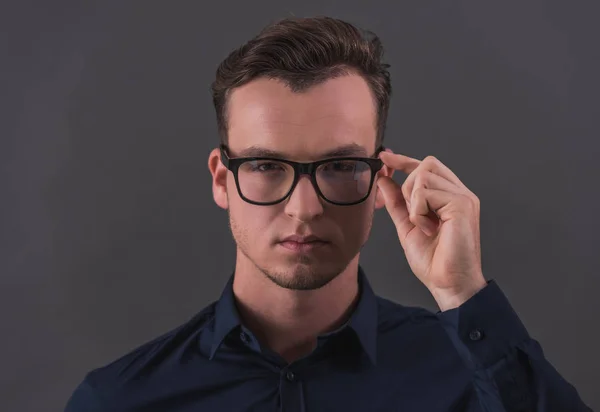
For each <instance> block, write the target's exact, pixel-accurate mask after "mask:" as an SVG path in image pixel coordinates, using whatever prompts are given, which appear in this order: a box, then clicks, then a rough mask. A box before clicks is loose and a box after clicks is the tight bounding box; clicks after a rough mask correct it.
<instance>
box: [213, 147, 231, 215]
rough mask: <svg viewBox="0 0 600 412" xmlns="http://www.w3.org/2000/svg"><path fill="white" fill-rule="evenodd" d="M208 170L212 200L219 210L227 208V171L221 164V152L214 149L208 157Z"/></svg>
mask: <svg viewBox="0 0 600 412" xmlns="http://www.w3.org/2000/svg"><path fill="white" fill-rule="evenodd" d="M208 170H210V174H211V175H212V191H213V199H214V200H215V203H216V204H217V206H219V207H220V208H221V209H228V208H229V201H228V199H227V175H228V173H227V172H228V171H229V170H228V169H227V168H226V167H225V166H224V165H223V163H221V151H220V150H219V149H218V148H216V149H213V150H212V151H211V152H210V154H209V155H208Z"/></svg>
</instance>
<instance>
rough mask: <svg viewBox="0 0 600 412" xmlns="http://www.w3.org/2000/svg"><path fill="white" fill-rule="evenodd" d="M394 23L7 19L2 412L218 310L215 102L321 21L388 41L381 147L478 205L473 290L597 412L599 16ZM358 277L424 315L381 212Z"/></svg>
mask: <svg viewBox="0 0 600 412" xmlns="http://www.w3.org/2000/svg"><path fill="white" fill-rule="evenodd" d="M390 3H391V2H384V1H371V2H370V4H368V5H367V2H365V1H339V2H334V1H324V0H321V1H302V2H301V1H287V2H282V1H252V2H243V1H241V0H240V1H235V2H232V1H219V2H216V3H215V4H210V5H209V4H207V3H204V2H201V1H170V2H167V1H162V2H159V1H143V2H142V1H138V2H120V1H119V2H112V3H109V2H97V3H95V4H94V3H91V2H80V1H71V2H66V1H52V2H44V1H37V2H32V1H20V2H17V1H15V2H13V3H12V4H8V3H3V5H2V6H1V7H2V8H1V10H0V30H2V31H3V33H2V35H1V36H0V48H1V51H2V55H1V56H0V58H1V65H0V70H1V75H2V77H1V79H2V84H1V89H0V96H1V101H0V104H1V110H0V120H1V130H0V161H1V163H0V167H1V169H0V171H1V172H0V179H1V180H0V182H1V185H2V186H1V192H0V196H1V199H0V200H1V201H0V213H1V214H0V216H1V221H0V224H1V226H0V229H1V230H0V242H1V244H0V245H1V249H0V250H1V251H0V263H1V265H0V271H1V274H2V276H1V277H0V279H1V282H2V283H1V285H0V318H1V329H0V330H1V333H2V338H1V339H0V353H1V354H2V360H1V365H2V366H1V367H0V382H1V389H0V399H1V400H0V410H2V411H58V410H61V409H62V408H63V406H64V403H65V402H66V400H67V398H68V396H69V395H70V394H71V392H72V391H73V389H74V388H75V386H76V385H77V384H78V383H79V382H80V380H81V379H82V378H83V376H84V374H85V373H86V372H87V371H88V370H90V369H92V368H95V367H98V366H101V365H104V364H106V363H108V362H110V361H112V360H113V359H115V358H116V357H118V356H120V355H122V354H124V353H125V352H127V351H129V350H131V349H133V348H134V347H136V346H138V345H140V344H142V343H143V342H145V341H147V340H150V339H151V338H153V337H155V336H157V335H159V334H162V333H164V332H166V331H168V330H169V329H171V328H174V327H175V326H177V325H179V324H181V323H183V322H185V321H186V320H188V319H189V318H190V317H191V316H192V315H193V314H195V313H196V312H198V311H199V310H200V309H201V308H203V307H204V306H205V305H207V304H209V303H210V302H211V301H212V300H214V299H216V298H218V295H219V293H220V292H221V289H222V287H223V285H224V283H225V281H226V279H227V277H228V276H229V274H230V272H231V270H232V268H233V265H234V244H233V241H232V240H231V236H230V233H229V231H228V229H227V214H226V212H224V211H222V210H220V209H219V208H218V207H217V206H216V205H215V204H214V203H213V200H212V194H211V190H210V184H211V181H210V175H209V172H208V170H207V155H208V153H209V151H210V150H211V149H212V148H213V147H214V146H215V145H216V144H217V133H216V125H215V120H214V111H213V107H212V102H211V99H210V94H209V84H210V82H211V81H212V79H213V76H214V71H215V69H216V67H217V64H218V63H219V62H220V61H221V60H222V59H223V58H224V57H225V56H226V54H227V53H228V52H229V51H230V50H231V49H233V48H234V47H237V46H238V45H240V44H241V43H242V42H244V41H246V40H248V39H249V38H250V37H251V36H253V35H254V34H256V32H257V31H258V30H259V29H260V28H262V27H263V25H265V24H267V23H269V22H272V21H274V20H275V19H278V18H282V17H286V16H289V15H296V16H311V15H318V14H326V15H331V16H334V17H340V18H344V19H347V20H349V21H351V22H354V23H356V24H359V25H361V26H363V27H365V28H369V29H371V30H373V31H375V32H376V33H378V34H379V35H380V36H381V38H382V40H383V42H384V45H385V46H386V50H387V61H388V62H389V63H391V65H392V67H391V72H392V79H393V85H394V92H395V94H394V98H393V102H392V107H391V112H390V119H389V126H388V127H389V132H388V134H387V137H386V143H387V145H388V146H390V147H391V148H392V149H394V150H395V151H400V152H402V153H404V154H407V155H409V156H413V157H418V158H423V157H425V156H427V155H429V154H432V155H434V156H437V157H438V158H439V159H440V160H442V162H444V163H445V164H446V165H448V166H449V167H450V168H451V169H452V170H454V171H455V172H456V173H457V175H458V176H459V177H460V178H461V179H462V180H463V182H465V184H466V185H467V186H468V187H469V188H470V189H471V190H472V191H473V192H474V193H475V194H477V195H478V196H479V198H480V199H481V205H482V216H481V225H482V228H481V232H482V253H483V270H484V273H485V275H486V277H487V278H488V279H491V278H493V279H496V280H497V281H498V283H499V284H500V286H501V287H502V289H503V290H504V292H505V293H506V294H507V296H508V297H509V299H510V301H511V302H512V304H513V306H514V307H515V309H516V311H517V312H518V313H519V315H520V316H521V318H522V320H523V322H524V323H525V325H526V326H527V327H528V329H529V331H530V333H531V334H532V335H533V336H534V337H535V338H536V339H538V340H539V341H540V342H541V343H542V346H543V348H544V350H545V353H546V355H547V357H548V359H549V360H550V361H551V362H552V363H553V364H554V365H555V367H556V368H557V369H558V370H559V371H560V372H561V373H562V374H563V376H564V377H565V378H566V379H567V380H569V381H570V382H572V383H573V384H574V385H575V386H576V387H577V388H578V390H579V392H580V394H581V396H582V398H583V399H584V401H585V402H587V403H588V404H589V405H590V406H591V407H592V408H595V409H596V408H598V409H600V396H599V393H598V388H599V387H600V371H599V370H600V361H599V357H600V355H599V354H598V348H599V347H600V337H599V333H598V329H599V327H598V324H599V322H598V313H599V310H598V309H599V308H600V305H599V303H598V299H597V296H598V290H599V287H600V282H599V281H598V266H599V265H598V263H599V258H598V252H597V249H598V240H597V235H598V232H599V219H598V215H597V212H598V210H599V209H600V196H599V195H598V186H600V185H599V184H598V183H599V182H598V181H599V177H600V166H599V165H598V164H599V162H598V159H597V158H598V154H599V152H600V151H599V150H598V147H599V143H598V140H597V136H598V132H599V131H600V128H599V127H598V124H597V123H596V119H597V117H598V111H599V105H598V100H597V99H598V95H599V93H598V85H599V82H598V80H597V76H598V73H600V64H599V61H600V59H599V57H600V52H599V50H600V48H599V46H598V39H600V30H599V29H598V23H597V18H598V15H599V13H598V12H599V11H600V10H599V7H598V3H597V2H596V1H569V2H566V1H558V0H557V1H545V2H542V1H519V2H485V1H473V2H466V1H456V2H453V1H406V2H398V3H397V4H395V5H391V4H390ZM404 177H405V176H400V175H399V176H398V177H397V179H398V181H402V180H403V179H404ZM362 265H363V266H364V268H365V269H366V271H367V273H368V275H369V276H370V280H371V282H372V284H373V287H374V288H375V290H376V292H378V293H379V294H380V295H383V296H385V297H388V298H391V299H393V300H396V301H399V302H402V303H405V304H409V305H420V306H424V307H427V308H429V309H431V310H437V307H436V306H435V302H434V301H433V299H432V298H431V296H429V293H428V292H427V290H426V289H425V288H424V286H422V285H421V284H420V283H419V281H418V280H417V279H416V278H415V277H414V275H413V274H412V272H411V271H410V269H409V267H408V265H407V263H406V260H405V258H404V255H403V253H402V249H401V247H400V245H399V243H398V240H397V237H396V233H395V230H394V228H393V225H392V222H391V220H390V219H389V217H388V216H387V214H386V212H385V210H382V211H380V212H379V213H378V214H377V215H376V217H375V223H374V227H373V232H372V236H371V240H370V242H369V243H368V244H367V246H366V247H365V248H364V251H363V254H362Z"/></svg>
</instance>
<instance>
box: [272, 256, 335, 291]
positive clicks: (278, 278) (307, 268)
mask: <svg viewBox="0 0 600 412" xmlns="http://www.w3.org/2000/svg"><path fill="white" fill-rule="evenodd" d="M336 266H337V265H336ZM342 270H343V269H340V268H336V267H334V266H332V265H331V262H328V263H325V262H323V263H321V264H320V263H319V262H318V261H312V262H296V263H294V264H289V263H288V264H287V265H283V267H280V268H277V269H275V270H268V271H264V273H265V275H266V276H267V277H268V278H269V279H270V280H271V281H272V282H273V283H275V284H276V285H277V286H279V287H281V288H284V289H289V290H316V289H320V288H322V287H324V286H326V285H327V284H328V283H329V282H331V281H332V280H333V279H335V278H336V277H337V276H338V275H339V274H340V273H341V271H342Z"/></svg>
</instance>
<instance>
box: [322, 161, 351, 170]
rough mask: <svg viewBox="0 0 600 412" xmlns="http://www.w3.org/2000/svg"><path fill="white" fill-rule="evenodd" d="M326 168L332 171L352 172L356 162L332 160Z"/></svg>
mask: <svg viewBox="0 0 600 412" xmlns="http://www.w3.org/2000/svg"><path fill="white" fill-rule="evenodd" d="M326 168H327V169H328V170H329V171H332V172H352V171H354V168H355V164H354V162H332V163H329V164H328V165H327V167H326Z"/></svg>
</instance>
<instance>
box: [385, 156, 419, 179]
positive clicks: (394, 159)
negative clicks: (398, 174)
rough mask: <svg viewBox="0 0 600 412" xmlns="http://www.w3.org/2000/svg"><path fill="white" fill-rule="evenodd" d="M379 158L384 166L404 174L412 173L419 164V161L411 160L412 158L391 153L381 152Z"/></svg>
mask: <svg viewBox="0 0 600 412" xmlns="http://www.w3.org/2000/svg"><path fill="white" fill-rule="evenodd" d="M379 157H380V159H381V160H382V161H383V164H385V165H386V166H388V167H391V168H392V169H395V170H400V171H402V172H404V173H406V174H410V173H412V171H413V170H415V169H416V168H417V167H418V166H419V165H420V164H421V161H420V160H418V159H413V158H412V157H408V156H404V155H402V154H398V153H393V152H391V151H390V152H381V153H380V154H379Z"/></svg>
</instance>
